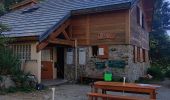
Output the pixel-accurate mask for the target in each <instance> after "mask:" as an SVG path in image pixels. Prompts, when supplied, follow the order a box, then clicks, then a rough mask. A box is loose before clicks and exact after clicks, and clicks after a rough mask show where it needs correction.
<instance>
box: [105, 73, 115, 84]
mask: <svg viewBox="0 0 170 100" xmlns="http://www.w3.org/2000/svg"><path fill="white" fill-rule="evenodd" d="M112 78H113V76H112V73H110V72H105V73H104V81H108V82H110V81H112Z"/></svg>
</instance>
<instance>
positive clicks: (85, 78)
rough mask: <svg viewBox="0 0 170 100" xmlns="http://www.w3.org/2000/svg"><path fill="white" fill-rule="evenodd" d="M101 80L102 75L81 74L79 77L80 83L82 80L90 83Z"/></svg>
mask: <svg viewBox="0 0 170 100" xmlns="http://www.w3.org/2000/svg"><path fill="white" fill-rule="evenodd" d="M103 80H104V79H103V76H82V77H80V81H81V84H82V83H83V82H84V81H89V82H90V83H91V82H95V81H103Z"/></svg>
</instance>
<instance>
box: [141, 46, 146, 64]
mask: <svg viewBox="0 0 170 100" xmlns="http://www.w3.org/2000/svg"><path fill="white" fill-rule="evenodd" d="M142 52H143V62H146V50H145V49H143V50H142Z"/></svg>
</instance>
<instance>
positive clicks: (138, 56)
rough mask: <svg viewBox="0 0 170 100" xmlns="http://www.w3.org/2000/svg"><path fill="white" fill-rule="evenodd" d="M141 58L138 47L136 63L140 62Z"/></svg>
mask: <svg viewBox="0 0 170 100" xmlns="http://www.w3.org/2000/svg"><path fill="white" fill-rule="evenodd" d="M140 58H141V57H140V48H139V47H137V61H138V62H140V60H141V59H140Z"/></svg>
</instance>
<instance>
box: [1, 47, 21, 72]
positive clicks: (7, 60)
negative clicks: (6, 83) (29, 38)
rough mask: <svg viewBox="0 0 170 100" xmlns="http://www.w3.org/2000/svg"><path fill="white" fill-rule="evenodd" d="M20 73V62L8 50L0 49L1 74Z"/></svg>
mask: <svg viewBox="0 0 170 100" xmlns="http://www.w3.org/2000/svg"><path fill="white" fill-rule="evenodd" d="M19 71H20V61H19V59H18V58H17V57H16V56H15V55H14V54H13V53H12V51H11V50H10V49H8V48H0V74H1V75H14V74H16V73H18V72H19Z"/></svg>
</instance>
